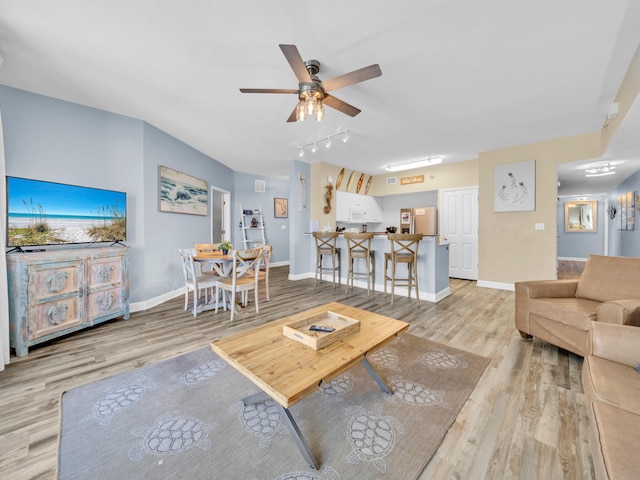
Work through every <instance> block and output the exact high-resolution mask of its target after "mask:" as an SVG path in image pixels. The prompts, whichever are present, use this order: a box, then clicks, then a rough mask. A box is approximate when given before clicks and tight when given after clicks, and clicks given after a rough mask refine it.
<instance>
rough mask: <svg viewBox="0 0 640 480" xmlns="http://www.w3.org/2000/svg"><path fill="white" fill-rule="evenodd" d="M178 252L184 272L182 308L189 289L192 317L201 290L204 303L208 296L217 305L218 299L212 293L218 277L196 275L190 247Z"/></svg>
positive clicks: (196, 310)
mask: <svg viewBox="0 0 640 480" xmlns="http://www.w3.org/2000/svg"><path fill="white" fill-rule="evenodd" d="M178 253H179V254H180V260H181V262H182V272H183V274H184V309H185V310H187V306H188V304H189V292H190V291H193V316H194V317H195V316H196V315H197V314H198V299H199V298H200V293H201V292H202V293H204V301H205V303H208V302H209V298H211V301H213V300H214V299H215V301H216V307H217V306H218V300H217V297H214V295H215V294H216V291H215V288H216V285H217V283H218V279H219V277H217V276H214V275H205V276H200V275H198V273H197V271H196V267H195V262H194V261H193V250H192V249H190V248H188V249H179V250H178Z"/></svg>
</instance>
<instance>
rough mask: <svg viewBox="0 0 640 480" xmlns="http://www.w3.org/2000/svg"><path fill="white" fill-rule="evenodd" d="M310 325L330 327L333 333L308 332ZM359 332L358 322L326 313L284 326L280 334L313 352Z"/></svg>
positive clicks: (332, 313)
mask: <svg viewBox="0 0 640 480" xmlns="http://www.w3.org/2000/svg"><path fill="white" fill-rule="evenodd" d="M311 325H322V326H326V327H332V328H333V329H334V331H333V332H317V331H313V330H309V327H311ZM359 330H360V321H359V320H355V319H353V318H350V317H345V316H344V315H340V314H338V313H334V312H331V311H326V312H323V313H319V314H315V315H311V316H309V317H307V318H303V319H302V320H298V321H296V322H293V323H289V324H287V325H284V326H283V328H282V333H283V334H284V336H285V337H288V338H291V339H292V340H296V341H298V342H300V343H302V344H304V345H306V346H308V347H311V348H313V349H314V350H319V349H321V348H324V347H326V346H327V345H331V344H332V343H333V342H336V341H338V340H340V339H342V338H344V337H347V336H349V335H351V334H352V333H354V332H357V331H359Z"/></svg>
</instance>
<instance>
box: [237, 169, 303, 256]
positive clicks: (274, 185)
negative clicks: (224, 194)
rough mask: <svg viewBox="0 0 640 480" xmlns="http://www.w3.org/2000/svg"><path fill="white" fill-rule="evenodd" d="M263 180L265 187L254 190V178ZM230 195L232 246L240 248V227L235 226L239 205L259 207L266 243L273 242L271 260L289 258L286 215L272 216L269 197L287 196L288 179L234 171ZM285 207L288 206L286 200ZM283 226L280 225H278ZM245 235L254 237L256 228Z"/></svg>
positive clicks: (239, 209) (271, 205) (272, 210)
mask: <svg viewBox="0 0 640 480" xmlns="http://www.w3.org/2000/svg"><path fill="white" fill-rule="evenodd" d="M256 180H264V182H265V191H264V193H262V192H256V188H255V181H256ZM232 191H233V194H232V196H231V197H232V198H231V204H232V208H231V234H232V236H231V241H232V243H233V245H234V246H235V247H236V248H243V243H242V229H241V228H240V227H239V225H240V222H241V220H242V218H241V207H242V208H243V209H245V210H254V209H259V208H262V215H263V219H264V224H265V229H264V233H265V237H266V240H267V243H269V244H271V245H273V254H272V257H271V262H273V263H277V262H282V261H288V260H289V218H288V217H287V218H275V216H274V208H273V199H274V198H276V197H278V198H289V180H288V179H283V178H270V177H262V176H259V175H251V174H249V173H240V172H236V174H235V182H234V187H233V190H232ZM289 201H290V203H289V209H291V207H292V203H291V200H289ZM283 226H284V227H285V228H284V229H283V228H282V227H283ZM250 235H251V237H247V238H248V239H255V238H258V237H259V235H258V233H257V232H251V233H250Z"/></svg>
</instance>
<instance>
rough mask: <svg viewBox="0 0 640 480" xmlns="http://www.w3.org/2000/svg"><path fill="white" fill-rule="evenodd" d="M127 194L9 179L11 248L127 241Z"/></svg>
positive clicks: (9, 244) (8, 231) (8, 233)
mask: <svg viewBox="0 0 640 480" xmlns="http://www.w3.org/2000/svg"><path fill="white" fill-rule="evenodd" d="M126 198H127V197H126V194H125V193H124V192H115V191H111V190H101V189H97V188H89V187H82V186H76V185H65V184H61V183H51V182H43V181H38V180H29V179H25V178H15V177H7V212H8V215H7V246H9V247H19V246H28V245H56V244H65V243H93V242H116V241H124V240H126V223H127V220H126V201H127V199H126Z"/></svg>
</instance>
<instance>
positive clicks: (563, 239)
mask: <svg viewBox="0 0 640 480" xmlns="http://www.w3.org/2000/svg"><path fill="white" fill-rule="evenodd" d="M580 199H582V200H597V202H598V214H597V215H598V229H597V231H596V232H565V231H564V221H565V220H564V204H565V203H566V202H575V201H576V199H575V198H560V200H559V201H558V215H557V218H558V258H560V259H577V260H586V259H587V258H588V257H589V255H590V254H595V255H604V254H605V251H604V230H605V228H607V222H608V220H607V218H608V217H607V216H606V213H605V211H604V200H605V196H604V195H593V196H584V197H580Z"/></svg>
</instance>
